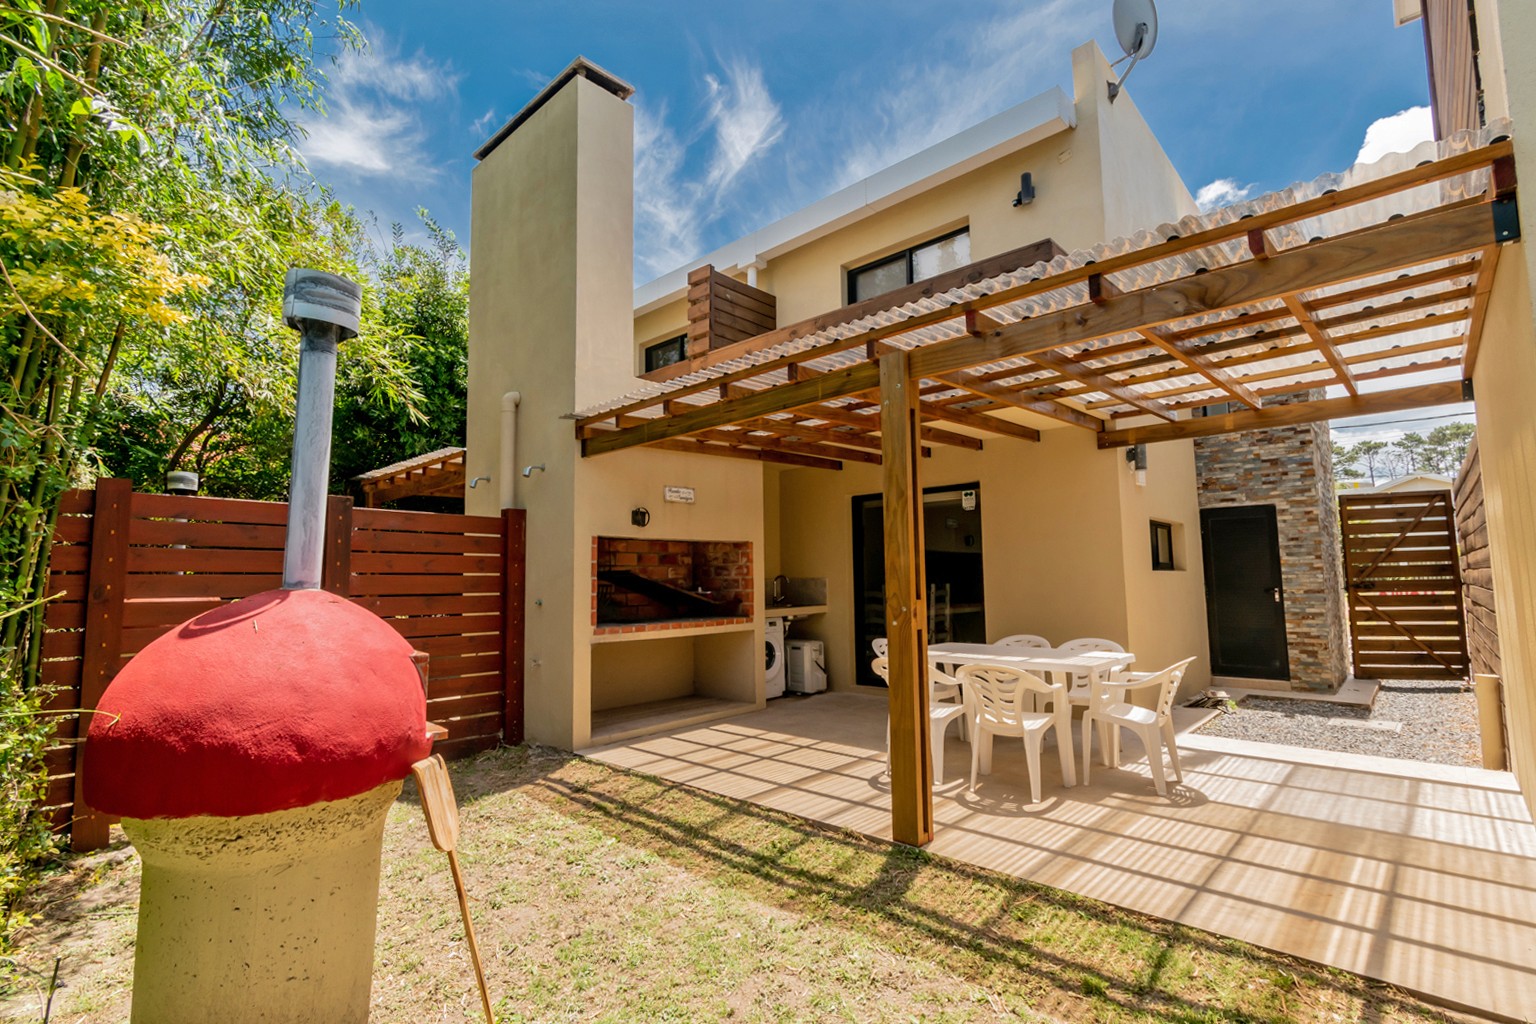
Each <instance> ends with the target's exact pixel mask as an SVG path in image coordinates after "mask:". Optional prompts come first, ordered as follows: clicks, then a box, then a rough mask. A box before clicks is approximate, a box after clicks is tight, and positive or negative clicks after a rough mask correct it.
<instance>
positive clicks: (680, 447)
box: [648, 438, 843, 469]
mask: <svg viewBox="0 0 1536 1024" xmlns="http://www.w3.org/2000/svg"><path fill="white" fill-rule="evenodd" d="M648 447H651V448H660V449H662V450H663V451H669V452H684V453H686V454H689V455H717V456H720V457H722V458H727V459H753V460H756V461H757V462H776V463H779V464H780V465H783V466H801V467H804V468H806V469H842V468H843V464H842V462H841V461H836V460H833V459H820V458H816V457H814V456H810V455H796V454H794V453H791V452H770V451H765V450H763V449H761V448H738V447H734V446H731V445H723V444H711V443H709V442H707V441H694V440H691V439H689V438H672V439H669V440H666V441H653V442H651V444H650V445H649V446H648Z"/></svg>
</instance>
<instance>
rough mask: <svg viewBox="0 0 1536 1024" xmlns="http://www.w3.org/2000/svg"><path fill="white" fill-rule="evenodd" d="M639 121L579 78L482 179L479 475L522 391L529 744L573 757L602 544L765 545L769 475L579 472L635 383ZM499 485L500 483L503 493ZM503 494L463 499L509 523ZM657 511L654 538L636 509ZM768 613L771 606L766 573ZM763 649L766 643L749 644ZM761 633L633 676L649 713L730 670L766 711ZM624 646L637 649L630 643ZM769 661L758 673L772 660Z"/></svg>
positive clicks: (474, 448) (632, 461)
mask: <svg viewBox="0 0 1536 1024" xmlns="http://www.w3.org/2000/svg"><path fill="white" fill-rule="evenodd" d="M633 159H634V157H633V110H632V108H631V107H630V106H629V104H628V103H625V102H624V101H622V100H620V99H618V98H617V97H616V96H614V95H613V94H611V93H609V92H607V91H606V90H604V89H602V88H600V87H598V86H596V85H593V84H592V83H590V82H588V81H587V80H585V79H582V78H577V79H574V80H573V81H571V82H570V83H568V84H567V85H566V86H565V87H564V88H563V89H562V90H561V91H560V92H558V93H557V94H555V95H554V96H553V97H552V98H551V99H550V100H549V101H548V102H547V103H546V104H545V105H544V106H543V107H542V108H541V109H539V110H538V111H537V112H535V113H534V114H533V115H532V116H531V117H530V118H529V119H528V120H527V121H526V122H524V123H523V124H522V125H521V126H519V127H518V129H517V130H516V131H515V132H513V133H512V135H511V136H509V137H508V138H507V139H506V140H505V141H503V142H502V143H501V144H500V145H499V146H498V147H497V148H496V149H495V150H493V151H492V152H491V153H490V154H489V155H488V156H487V158H486V159H485V160H484V161H483V162H482V163H481V164H480V165H479V166H478V167H476V169H475V172H474V209H473V215H472V218H473V219H472V224H473V235H472V247H473V248H472V260H473V263H474V267H475V274H474V277H473V280H472V284H471V292H470V352H469V380H470V386H469V439H468V446H469V467H468V468H469V470H470V474H469V475H470V476H471V477H473V476H481V475H485V476H493V477H494V476H496V475H497V474H498V473H499V472H500V468H499V460H500V452H501V444H502V437H501V399H502V395H503V394H504V393H505V392H507V391H509V390H516V391H519V392H520V393H521V394H522V403H521V406H520V408H519V410H518V422H517V451H516V453H515V459H514V464H515V466H517V467H521V466H524V465H528V464H533V463H543V464H544V465H545V466H546V467H547V469H546V470H544V471H543V472H538V471H536V472H534V473H533V475H532V476H530V477H528V478H526V479H524V478H521V477H518V478H517V479H516V485H517V504H518V505H519V506H521V507H524V508H526V509H527V510H528V567H527V574H528V592H527V616H528V618H527V666H526V669H527V671H526V680H527V681H526V693H525V705H526V709H527V710H526V715H527V718H526V731H527V735H528V738H529V739H531V740H535V741H538V742H543V743H551V744H554V745H557V746H561V747H566V748H579V747H582V746H585V745H586V744H587V741H588V739H589V738H590V730H591V712H592V704H593V701H592V672H593V645H592V636H593V627H592V572H593V566H592V538H593V537H596V536H599V535H607V536H652V537H663V538H665V537H677V538H682V539H688V540H733V541H737V540H744V541H749V542H751V543H752V544H753V546H754V551H755V552H760V551H761V548H762V517H763V507H762V471H761V467H759V466H758V465H756V464H754V463H743V462H733V461H729V460H723V459H704V458H700V457H697V456H689V455H682V454H674V453H668V452H655V451H644V452H629V453H625V454H624V455H622V456H610V457H609V458H607V459H592V460H583V459H581V457H580V448H579V446H578V444H577V442H576V438H575V433H574V429H573V426H572V423H571V421H570V420H569V419H567V418H565V417H567V416H568V414H569V413H571V412H572V411H573V410H575V409H577V408H580V407H582V406H584V405H589V404H592V403H594V402H597V401H600V400H602V399H606V398H610V397H612V396H614V395H617V394H622V393H623V392H625V391H627V390H629V389H630V388H631V387H633V386H634V383H635V381H634V378H633V376H632V375H631V372H630V365H629V357H630V353H631V351H632V331H633V316H634V314H633V300H632V295H633V290H632V289H633V286H632V269H631V268H632V239H633V219H632V218H633V214H632V210H633V193H632V188H633V180H634V175H633ZM494 482H495V484H496V485H497V487H499V485H500V483H501V482H500V481H494ZM664 484H680V485H686V486H694V487H696V488H697V491H698V502H697V503H696V504H694V505H678V504H667V503H665V502H663V501H662V494H661V488H662V486H663V485H664ZM497 487H491V488H477V489H475V490H470V491H466V495H465V497H466V507H467V510H468V511H469V512H471V513H473V514H494V513H495V512H496V505H497V499H496V493H497ZM639 505H643V506H645V507H647V508H649V509H650V510H651V513H652V519H651V524H650V526H649V528H648V529H646V530H644V531H641V530H638V529H637V528H635V527H633V526H631V525H630V510H631V509H632V508H634V507H636V506H639ZM757 584H758V595H759V596H758V603H759V605H761V578H760V574H759V579H758V581H757ZM754 638H755V646H754ZM761 643H762V637H761V627H760V626H759V627H757V628H756V630H755V631H754V630H747V631H744V632H740V631H739V632H738V633H737V634H735V636H734V639H731V640H726V639H719V640H711V641H708V642H706V643H704V644H702V645H699V646H701V647H702V648H703V649H704V650H705V651H706V657H705V659H704V661H705V664H703V665H700V664H699V659H698V657H697V653H696V650H695V649H694V645H689V649H688V650H687V651H686V653H684V652H683V649H682V648H681V647H679V646H677V645H676V644H675V643H674V644H669V645H664V646H663V649H662V650H663V653H660V654H658V656H657V657H656V658H655V659H654V662H655V663H648V664H647V665H646V666H645V667H644V668H643V669H641V670H640V671H637V672H636V674H635V677H634V687H633V693H634V695H635V699H636V700H641V699H646V698H649V697H658V696H668V695H672V694H673V692H674V691H679V690H681V689H682V688H683V687H684V686H685V685H688V686H691V684H692V682H693V680H691V679H689V678H688V675H689V674H690V673H692V674H693V675H694V676H695V677H701V678H704V679H705V681H706V683H707V684H708V685H709V686H711V687H713V688H716V689H718V683H717V681H716V676H717V675H718V672H717V668H718V666H719V665H720V664H722V663H729V664H732V665H734V666H735V668H736V669H737V671H736V676H737V677H738V678H741V677H743V676H744V681H743V683H742V684H741V686H740V687H739V690H741V691H742V696H741V698H740V699H748V700H751V699H754V697H760V694H761V689H762V682H761V675H762V672H761V667H760V666H759V668H758V669H757V671H756V673H755V675H754V673H753V671H752V668H751V666H752V663H753V659H752V658H751V657H750V655H749V654H748V653H747V652H748V650H749V648H750V649H752V650H757V651H760V650H761ZM624 646H627V645H624ZM597 659H598V669H599V672H600V673H606V674H605V675H604V674H600V682H601V684H602V688H601V692H600V694H599V698H600V701H601V702H603V703H606V704H608V705H610V706H611V704H612V703H613V702H614V701H615V700H616V699H617V698H616V693H617V692H618V690H616V689H615V686H614V680H613V678H612V677H613V675H614V672H615V670H614V669H613V666H614V664H616V663H619V664H621V663H622V660H623V659H622V658H618V657H615V656H613V655H610V654H608V653H607V652H604V653H602V654H598V655H597ZM759 660H760V659H759Z"/></svg>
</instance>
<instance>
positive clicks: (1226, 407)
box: [1189, 402, 1247, 419]
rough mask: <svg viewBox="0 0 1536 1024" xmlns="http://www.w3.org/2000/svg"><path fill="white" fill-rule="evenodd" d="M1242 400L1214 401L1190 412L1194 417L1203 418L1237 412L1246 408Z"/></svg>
mask: <svg viewBox="0 0 1536 1024" xmlns="http://www.w3.org/2000/svg"><path fill="white" fill-rule="evenodd" d="M1246 408H1247V406H1245V405H1243V403H1241V402H1213V403H1212V404H1210V405H1201V406H1197V407H1196V408H1194V409H1192V410H1191V411H1190V413H1189V415H1190V417H1191V418H1193V419H1203V418H1205V417H1207V416H1225V415H1226V414H1227V413H1229V412H1237V411H1238V410H1239V409H1246Z"/></svg>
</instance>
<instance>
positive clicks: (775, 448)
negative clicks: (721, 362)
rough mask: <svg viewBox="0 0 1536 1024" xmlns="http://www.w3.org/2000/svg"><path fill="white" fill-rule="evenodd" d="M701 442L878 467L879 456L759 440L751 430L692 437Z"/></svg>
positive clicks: (718, 430)
mask: <svg viewBox="0 0 1536 1024" xmlns="http://www.w3.org/2000/svg"><path fill="white" fill-rule="evenodd" d="M693 436H694V437H695V438H696V439H698V440H700V441H719V442H720V443H722V444H728V445H732V446H736V447H746V448H759V449H762V450H763V451H769V452H793V453H794V454H796V455H809V456H811V457H812V458H818V459H827V460H829V461H833V462H838V461H847V462H866V463H869V464H871V465H875V466H878V465H879V464H880V453H879V452H867V451H862V450H860V449H857V448H842V449H838V448H832V447H829V446H827V445H822V444H816V443H815V442H805V441H787V440H785V439H783V438H781V437H777V436H772V437H761V436H757V435H754V434H753V433H752V432H751V431H750V429H742V430H726V429H725V428H723V427H720V428H716V429H714V430H705V431H701V432H699V433H697V434H694V435H693Z"/></svg>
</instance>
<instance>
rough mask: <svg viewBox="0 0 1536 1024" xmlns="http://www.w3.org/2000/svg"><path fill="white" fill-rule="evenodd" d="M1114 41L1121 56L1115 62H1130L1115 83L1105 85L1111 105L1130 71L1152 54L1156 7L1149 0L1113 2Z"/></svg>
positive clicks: (1155, 28) (1155, 41)
mask: <svg viewBox="0 0 1536 1024" xmlns="http://www.w3.org/2000/svg"><path fill="white" fill-rule="evenodd" d="M1114 21H1115V38H1116V39H1117V40H1119V42H1120V49H1122V50H1124V51H1125V56H1124V57H1121V58H1120V60H1117V61H1115V63H1116V64H1119V63H1121V61H1125V60H1130V62H1131V63H1130V66H1129V67H1127V68H1126V69H1125V71H1124V72H1122V73H1121V75H1120V79H1119V81H1115V82H1110V83H1109V102H1111V103H1113V102H1115V97H1116V96H1118V95H1119V94H1120V86H1121V84H1122V83H1123V82H1124V81H1125V80H1126V78H1128V77H1129V76H1130V74H1131V68H1134V67H1135V66H1136V62H1137V61H1139V60H1141V59H1142V58H1143V57H1150V56H1151V55H1152V48H1153V47H1154V46H1156V45H1157V6H1156V4H1154V3H1153V0H1115V10H1114Z"/></svg>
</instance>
